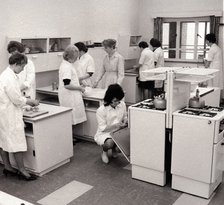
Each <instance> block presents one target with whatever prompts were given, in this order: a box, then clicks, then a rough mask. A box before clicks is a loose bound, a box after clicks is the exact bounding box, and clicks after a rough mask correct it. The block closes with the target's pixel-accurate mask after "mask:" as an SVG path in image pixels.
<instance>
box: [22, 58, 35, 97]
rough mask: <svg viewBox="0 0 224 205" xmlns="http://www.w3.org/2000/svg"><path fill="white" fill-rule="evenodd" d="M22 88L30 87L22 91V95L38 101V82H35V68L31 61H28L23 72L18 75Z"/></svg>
mask: <svg viewBox="0 0 224 205" xmlns="http://www.w3.org/2000/svg"><path fill="white" fill-rule="evenodd" d="M18 77H19V81H20V86H22V85H25V86H26V87H28V88H27V89H25V90H22V94H23V95H24V96H26V97H30V98H31V99H36V80H35V66H34V64H33V62H32V61H31V60H29V59H28V62H27V64H26V66H25V67H24V69H23V71H22V72H20V73H19V74H18Z"/></svg>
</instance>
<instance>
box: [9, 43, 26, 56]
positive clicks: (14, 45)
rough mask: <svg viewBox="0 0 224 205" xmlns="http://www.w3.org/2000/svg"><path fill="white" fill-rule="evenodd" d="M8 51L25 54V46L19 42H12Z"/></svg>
mask: <svg viewBox="0 0 224 205" xmlns="http://www.w3.org/2000/svg"><path fill="white" fill-rule="evenodd" d="M7 50H8V52H9V53H13V52H15V51H18V52H19V53H23V52H24V51H25V46H24V45H23V44H22V43H20V42H18V41H10V42H9V44H8V46H7Z"/></svg>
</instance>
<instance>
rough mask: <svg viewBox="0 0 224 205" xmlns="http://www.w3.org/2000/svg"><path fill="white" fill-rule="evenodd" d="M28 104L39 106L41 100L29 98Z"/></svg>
mask: <svg viewBox="0 0 224 205" xmlns="http://www.w3.org/2000/svg"><path fill="white" fill-rule="evenodd" d="M26 104H27V105H30V106H31V107H34V106H38V105H39V104H40V102H39V100H33V99H27V101H26Z"/></svg>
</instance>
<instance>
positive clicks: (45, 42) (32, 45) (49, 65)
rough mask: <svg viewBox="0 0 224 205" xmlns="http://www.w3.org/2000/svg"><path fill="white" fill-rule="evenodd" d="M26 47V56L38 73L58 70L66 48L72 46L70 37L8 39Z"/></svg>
mask: <svg viewBox="0 0 224 205" xmlns="http://www.w3.org/2000/svg"><path fill="white" fill-rule="evenodd" d="M12 40H15V41H19V42H21V43H22V44H24V45H25V47H26V49H25V54H26V55H27V57H28V58H29V59H31V60H32V61H33V63H34V65H35V69H36V72H44V71H52V70H58V69H59V66H60V63H61V61H62V59H63V58H62V54H63V51H64V50H65V48H66V47H67V46H68V45H70V44H71V38H70V37H52V38H49V37H32V38H21V37H15V38H12V37H10V38H8V42H9V41H12Z"/></svg>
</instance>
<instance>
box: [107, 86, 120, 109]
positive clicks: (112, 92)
mask: <svg viewBox="0 0 224 205" xmlns="http://www.w3.org/2000/svg"><path fill="white" fill-rule="evenodd" d="M123 97H124V91H123V89H122V87H121V86H120V85H119V84H111V85H109V87H108V88H107V91H106V93H105V96H104V99H103V100H104V106H108V105H110V104H111V102H112V100H113V99H114V98H116V99H118V100H121V99H122V98H123Z"/></svg>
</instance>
